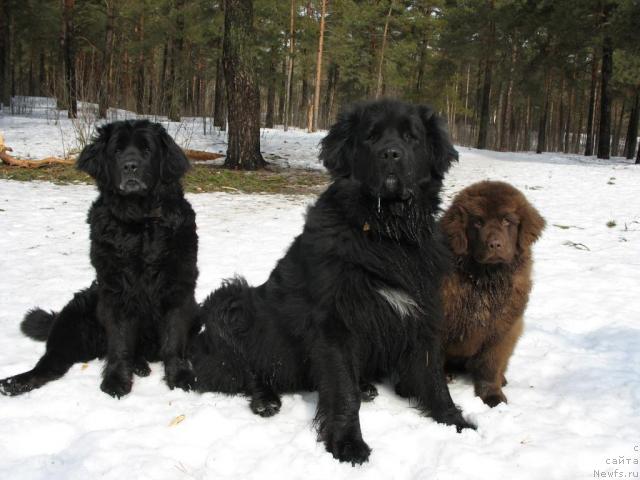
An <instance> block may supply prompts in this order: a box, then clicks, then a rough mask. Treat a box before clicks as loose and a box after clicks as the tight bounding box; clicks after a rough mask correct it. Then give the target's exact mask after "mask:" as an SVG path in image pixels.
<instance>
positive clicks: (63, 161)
mask: <svg viewBox="0 0 640 480" xmlns="http://www.w3.org/2000/svg"><path fill="white" fill-rule="evenodd" d="M11 151H13V150H12V148H11V147H8V146H7V145H5V143H4V137H3V136H2V134H1V133H0V160H2V163H4V164H6V165H10V166H12V167H21V168H41V167H46V166H49V165H73V164H74V163H75V157H71V156H69V157H65V158H61V157H46V158H43V159H41V160H25V159H21V158H16V157H14V156H12V155H9V154H8V153H7V152H11ZM184 153H185V155H186V156H187V158H189V159H190V160H215V159H217V158H220V157H224V155H222V154H220V153H213V152H205V151H202V150H191V149H185V150H184Z"/></svg>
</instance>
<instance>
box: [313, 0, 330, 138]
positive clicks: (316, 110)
mask: <svg viewBox="0 0 640 480" xmlns="http://www.w3.org/2000/svg"><path fill="white" fill-rule="evenodd" d="M326 14H327V0H322V11H321V13H320V39H319V40H318V58H317V60H316V89H315V92H314V94H313V113H312V115H313V121H312V122H311V131H312V132H315V131H316V130H317V129H318V116H319V114H320V82H321V80H322V49H323V47H324V17H325V16H326Z"/></svg>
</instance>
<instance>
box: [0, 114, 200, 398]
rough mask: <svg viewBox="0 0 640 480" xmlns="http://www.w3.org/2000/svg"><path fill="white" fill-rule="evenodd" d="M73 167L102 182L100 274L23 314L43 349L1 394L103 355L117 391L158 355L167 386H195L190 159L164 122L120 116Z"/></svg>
mask: <svg viewBox="0 0 640 480" xmlns="http://www.w3.org/2000/svg"><path fill="white" fill-rule="evenodd" d="M77 167H78V168H79V169H80V170H83V171H85V172H87V173H89V174H90V175H91V176H92V177H94V178H95V179H96V183H97V185H98V189H99V191H100V195H99V196H98V198H97V199H96V200H95V201H94V203H93V205H92V206H91V209H90V210H89V216H88V222H89V225H90V238H91V263H92V264H93V266H94V268H95V270H96V281H95V282H94V283H93V284H92V285H91V286H90V287H89V288H87V289H85V290H82V291H80V292H78V293H76V294H75V295H74V297H73V299H72V300H71V301H70V302H69V303H68V304H67V305H66V306H65V307H64V308H63V309H62V310H61V311H60V312H59V313H54V312H51V313H47V312H45V311H43V310H41V309H35V310H32V311H30V312H28V313H27V315H26V316H25V319H24V320H23V322H22V331H23V333H24V334H25V335H27V336H29V337H31V338H33V339H35V340H41V341H44V340H46V341H47V348H46V353H45V354H44V356H43V357H42V358H41V359H40V360H39V361H38V363H37V364H36V366H35V367H34V368H33V369H32V370H30V371H28V372H26V373H22V374H20V375H16V376H14V377H10V378H6V379H4V380H1V381H0V393H3V394H5V395H18V394H21V393H24V392H28V391H30V390H33V389H34V388H38V387H40V386H42V385H44V384H45V383H47V382H49V381H51V380H55V379H57V378H60V377H61V376H62V375H64V374H65V373H66V372H67V370H69V368H70V367H71V365H73V364H74V363H75V362H83V361H88V360H91V359H93V358H96V357H104V356H106V360H107V362H106V366H105V369H104V375H103V376H104V378H103V381H102V385H101V386H100V388H101V389H102V390H103V391H104V392H106V393H108V394H109V395H112V396H114V397H121V396H123V395H126V394H127V393H129V391H130V390H131V385H132V380H133V373H136V374H137V375H148V374H149V373H150V370H149V365H148V363H147V362H149V361H156V360H162V361H163V362H164V366H165V379H166V381H167V384H168V385H169V386H170V387H171V388H174V387H180V388H183V389H186V390H188V389H190V388H191V387H192V386H193V384H194V376H193V373H192V369H191V366H190V363H189V361H188V359H187V358H186V350H187V344H188V341H189V337H190V336H191V335H195V333H196V331H197V327H198V325H197V311H198V310H197V304H196V302H195V299H194V289H195V285H196V279H197V276H198V270H197V267H196V260H197V251H198V237H197V234H196V224H195V213H194V211H193V209H192V208H191V205H190V204H189V202H187V200H186V199H185V198H184V195H183V192H182V187H181V185H180V178H181V177H182V175H183V174H184V172H185V171H186V170H187V169H188V167H189V162H188V160H187V158H186V157H185V155H184V153H183V152H182V150H181V149H180V148H179V147H178V146H177V145H176V143H175V142H174V141H173V139H171V137H170V136H169V135H168V134H167V132H166V131H165V130H164V128H162V126H161V125H159V124H154V123H150V122H148V121H146V120H137V121H124V122H114V123H111V124H108V125H105V126H103V127H101V128H99V129H98V134H97V137H96V138H95V139H94V140H93V142H92V143H91V144H90V145H88V146H87V147H86V148H85V149H84V150H83V151H82V153H81V154H80V157H79V158H78V162H77Z"/></svg>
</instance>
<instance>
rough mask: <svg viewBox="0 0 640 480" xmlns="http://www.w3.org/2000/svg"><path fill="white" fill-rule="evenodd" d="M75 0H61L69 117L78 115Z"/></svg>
mask: <svg viewBox="0 0 640 480" xmlns="http://www.w3.org/2000/svg"><path fill="white" fill-rule="evenodd" d="M74 7H75V0H63V14H62V18H63V25H64V29H63V52H64V68H65V77H64V84H65V97H66V100H67V102H68V103H67V105H68V108H69V110H68V111H69V113H68V115H69V118H77V116H78V98H77V94H76V56H75V45H74V42H75V38H74V37H75V35H74V24H73V9H74Z"/></svg>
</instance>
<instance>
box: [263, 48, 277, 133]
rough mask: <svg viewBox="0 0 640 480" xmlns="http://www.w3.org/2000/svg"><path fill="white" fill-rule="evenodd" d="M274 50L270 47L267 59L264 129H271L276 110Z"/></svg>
mask: <svg viewBox="0 0 640 480" xmlns="http://www.w3.org/2000/svg"><path fill="white" fill-rule="evenodd" d="M276 48H277V47H275V46H272V47H271V55H270V58H269V78H268V79H267V82H268V85H267V116H266V117H265V122H264V123H265V125H264V126H265V127H267V128H273V118H274V116H275V110H276Z"/></svg>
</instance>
